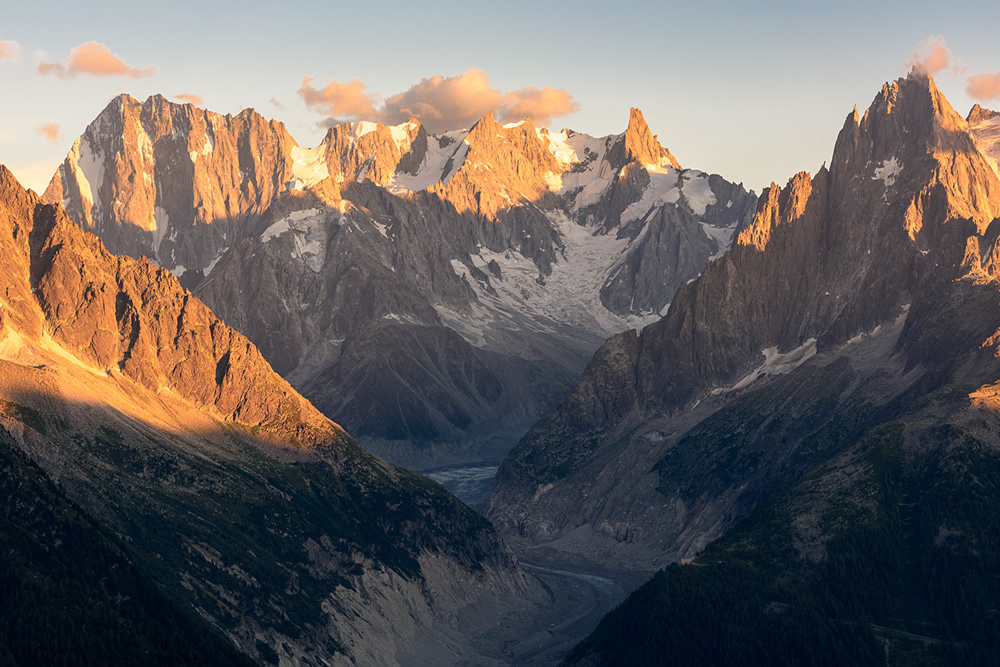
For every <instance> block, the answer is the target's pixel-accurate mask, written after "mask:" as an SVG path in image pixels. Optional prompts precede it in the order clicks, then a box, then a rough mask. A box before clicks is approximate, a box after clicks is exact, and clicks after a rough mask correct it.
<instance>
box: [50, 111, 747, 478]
mask: <svg viewBox="0 0 1000 667" xmlns="http://www.w3.org/2000/svg"><path fill="white" fill-rule="evenodd" d="M44 199H45V200H46V201H49V202H59V203H64V204H65V206H66V209H67V211H68V212H69V214H70V217H71V218H73V219H75V220H77V221H78V222H79V223H80V224H81V225H82V226H84V228H86V229H90V230H92V231H94V232H95V233H97V234H98V235H99V236H101V237H102V238H103V239H104V240H105V242H106V243H107V244H108V246H109V248H111V249H112V250H114V251H116V252H122V253H126V254H130V255H133V256H138V255H144V256H146V257H148V258H149V259H150V260H151V261H153V262H155V263H156V264H157V265H159V266H161V267H163V268H166V269H169V270H170V271H172V272H173V273H175V274H176V275H178V276H179V277H180V279H181V282H182V284H184V285H186V286H188V287H190V288H191V289H193V290H194V293H195V294H197V295H198V296H199V297H200V298H201V299H203V300H204V301H205V303H207V304H208V305H209V306H210V307H211V308H212V309H213V311H214V312H215V313H216V314H217V315H218V316H219V317H221V318H222V319H223V320H224V321H225V322H227V323H228V324H230V325H231V326H233V327H235V328H236V329H237V330H239V331H241V332H242V333H244V334H245V335H246V336H247V337H248V338H250V340H251V341H253V342H254V344H255V345H256V346H257V347H258V348H259V349H260V350H261V352H262V353H263V355H264V357H265V358H266V359H267V360H268V361H269V362H270V363H271V364H272V366H273V367H274V368H275V370H277V371H278V372H279V373H281V374H282V375H283V376H284V377H285V378H286V379H288V380H289V381H290V382H291V384H292V385H293V386H294V387H296V388H297V389H298V390H299V391H301V392H302V393H303V394H304V395H305V396H307V397H308V398H309V399H310V400H311V401H312V402H313V403H315V404H316V406H317V407H319V408H320V409H321V410H322V411H323V412H324V413H325V414H326V415H328V416H330V417H331V418H333V419H335V420H337V421H338V422H339V423H341V424H343V425H344V426H345V427H346V428H347V429H348V430H349V431H350V432H352V433H353V434H355V435H356V436H358V437H359V438H360V439H361V440H362V442H364V443H365V445H366V446H368V447H370V448H372V449H373V450H375V451H377V452H379V453H382V454H384V455H386V456H389V457H390V458H392V459H394V460H397V461H400V462H404V463H406V464H408V465H411V466H416V467H420V468H426V467H431V466H434V465H443V464H454V463H459V462H473V461H493V462H496V461H498V460H499V459H500V457H502V456H503V454H504V453H505V452H506V451H507V450H508V449H509V448H510V447H511V446H512V445H513V444H514V443H515V442H516V441H517V439H518V438H519V437H520V436H521V435H522V434H523V433H524V432H525V431H526V430H527V428H528V427H529V426H530V425H531V424H532V423H534V422H535V421H536V420H537V419H538V418H540V417H541V416H542V415H544V414H545V413H546V412H547V411H548V410H549V409H551V408H552V407H553V406H554V405H555V403H556V402H557V401H558V399H559V398H560V397H561V396H563V395H564V394H565V393H566V392H567V391H568V390H569V389H570V388H571V387H572V385H573V383H574V382H575V380H576V377H577V376H578V374H579V373H580V372H581V371H582V370H583V368H584V366H585V364H586V360H587V359H588V358H590V356H591V355H592V354H593V352H594V351H595V350H596V349H597V347H598V346H599V345H600V344H601V342H602V341H604V340H605V339H606V338H607V337H608V336H610V335H613V334H615V333H618V332H620V331H623V330H625V329H628V328H629V327H633V326H638V325H642V324H646V323H650V322H652V321H654V320H656V319H657V318H658V317H659V316H660V314H661V313H662V312H664V311H665V308H666V306H667V305H668V304H669V302H670V300H671V299H672V297H673V295H674V292H675V291H676V290H677V288H678V287H679V286H681V285H683V284H685V283H686V282H687V281H689V280H691V279H693V278H694V277H696V276H697V275H698V274H699V273H700V272H701V271H702V269H703V267H704V266H705V263H706V262H707V261H708V259H709V258H711V257H715V256H718V255H719V254H721V253H722V252H724V251H725V250H726V248H727V247H728V246H729V245H730V243H731V242H732V240H733V238H734V236H735V234H736V233H737V232H738V231H739V230H741V229H743V228H744V227H745V226H746V224H747V223H748V222H749V220H750V218H751V216H752V213H753V210H754V206H755V203H756V196H755V195H754V194H753V193H751V192H747V191H746V190H745V189H743V188H742V186H740V185H736V184H732V183H729V182H728V181H726V180H724V179H723V178H721V177H719V176H716V175H709V174H705V173H703V172H699V171H697V170H693V169H682V168H681V166H680V164H679V163H678V161H677V159H676V158H675V157H674V156H673V155H672V154H671V153H670V151H669V150H667V149H666V148H664V147H663V146H662V145H661V144H660V143H659V141H658V139H657V137H656V136H655V135H653V134H652V132H651V131H650V129H649V127H648V125H647V124H646V121H645V119H644V118H643V116H642V113H641V112H639V111H638V110H637V109H633V110H632V111H631V113H630V117H629V123H628V127H627V129H626V131H625V132H623V133H621V134H619V135H611V136H607V137H591V136H588V135H585V134H581V133H577V132H573V131H571V130H563V131H561V132H558V133H557V132H553V131H550V130H547V129H540V128H536V127H535V126H534V125H533V124H532V123H531V122H530V121H527V120H526V121H523V122H520V123H508V124H505V125H504V124H500V123H498V122H497V121H496V120H495V119H494V117H493V115H492V114H490V115H487V116H486V117H484V118H482V119H481V120H479V121H478V122H477V123H476V124H475V125H474V126H473V127H471V128H469V129H456V130H454V131H451V132H445V133H443V134H440V135H432V134H430V133H428V132H427V131H426V130H425V128H424V127H423V126H422V125H421V124H420V123H419V121H417V120H416V119H415V118H411V119H410V120H409V121H408V122H406V123H403V124H400V125H396V126H386V125H383V124H381V123H372V122H355V123H346V124H342V125H338V126H336V127H332V128H330V129H329V131H328V132H327V134H326V136H325V138H324V139H323V141H322V143H321V144H320V146H318V147H316V148H313V149H303V148H301V147H299V146H298V145H297V144H296V143H295V142H294V140H292V139H291V138H290V136H289V135H288V133H287V131H286V130H285V128H284V126H283V125H281V124H280V123H277V122H274V121H270V122H269V121H265V120H264V119H263V118H261V117H260V116H259V115H258V114H256V113H255V112H253V111H252V110H247V111H244V112H242V113H241V114H239V115H238V116H235V117H230V116H221V115H218V114H213V113H211V112H207V111H203V110H200V109H197V108H195V107H192V106H191V105H177V104H172V103H170V102H168V101H166V100H165V99H164V98H162V97H158V96H157V97H151V98H150V99H148V100H146V102H144V103H139V102H138V101H137V100H134V99H132V98H130V97H128V96H121V97H119V98H116V99H115V100H113V101H112V103H111V104H110V105H109V106H108V108H107V109H105V110H104V111H103V112H102V113H101V114H100V115H99V116H98V118H97V119H96V120H95V121H94V122H93V123H92V124H91V125H90V127H88V129H87V131H86V132H85V133H84V134H83V136H82V137H80V139H79V140H78V141H77V142H76V144H74V148H73V150H72V151H71V152H70V154H69V156H68V157H67V159H66V161H65V162H64V164H63V165H62V166H61V167H60V169H59V171H58V172H57V174H56V175H55V176H54V178H53V180H52V183H51V184H50V186H49V188H48V190H47V191H46V193H45V196H44Z"/></svg>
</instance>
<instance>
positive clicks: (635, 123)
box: [608, 107, 681, 170]
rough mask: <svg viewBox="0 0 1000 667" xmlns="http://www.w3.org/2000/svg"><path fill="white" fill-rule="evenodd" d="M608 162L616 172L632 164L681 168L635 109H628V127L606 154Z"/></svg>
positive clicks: (640, 113) (643, 117)
mask: <svg viewBox="0 0 1000 667" xmlns="http://www.w3.org/2000/svg"><path fill="white" fill-rule="evenodd" d="M608 161H609V162H610V163H611V164H612V165H613V166H614V167H615V168H616V169H618V170H621V169H622V168H623V167H625V165H628V164H631V163H633V162H638V163H639V164H641V165H643V166H646V165H654V166H656V167H661V166H664V167H666V166H670V167H673V168H674V169H680V168H681V166H680V163H679V162H677V158H675V157H674V156H673V154H672V153H671V152H670V151H669V150H668V149H666V148H664V147H663V146H662V145H660V142H659V140H658V139H657V136H656V135H655V134H653V132H652V131H651V130H650V129H649V125H648V124H647V123H646V118H645V116H643V115H642V111H640V110H639V109H637V108H636V107H632V108H631V109H629V118H628V127H627V128H626V130H625V132H623V133H622V134H620V135H619V136H618V139H617V140H616V141H615V144H614V146H612V147H611V150H610V151H609V152H608Z"/></svg>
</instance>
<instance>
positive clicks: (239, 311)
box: [0, 69, 1000, 666]
mask: <svg viewBox="0 0 1000 667" xmlns="http://www.w3.org/2000/svg"><path fill="white" fill-rule="evenodd" d="M998 160H1000V114H997V113H994V112H992V111H990V110H987V109H983V108H981V107H979V106H978V105H977V106H976V107H975V108H973V109H972V111H971V112H970V114H969V115H968V117H967V118H964V119H963V118H962V117H961V116H960V115H959V114H958V113H956V112H955V110H954V109H953V108H952V107H951V105H950V104H949V102H948V101H947V100H946V99H945V98H944V96H943V95H942V94H941V92H940V91H939V90H938V89H937V87H936V85H935V83H934V81H933V80H932V79H931V78H930V77H929V76H928V75H927V74H926V73H925V72H924V71H923V70H921V69H914V70H913V71H912V72H911V73H910V74H909V75H908V76H907V77H905V78H901V79H899V80H897V81H894V82H891V83H887V84H886V85H885V86H884V87H883V88H882V89H881V91H879V93H878V94H877V95H876V97H875V99H874V101H873V102H872V104H871V106H870V107H869V108H868V109H867V110H866V111H865V112H864V113H863V114H859V113H858V111H857V109H855V110H854V111H853V112H852V113H850V114H848V116H847V118H846V120H845V122H844V125H843V129H842V130H841V131H840V134H839V136H838V137H837V138H836V141H835V144H834V150H833V156H832V159H831V160H830V162H829V166H826V165H824V166H823V167H822V168H820V170H819V171H818V172H816V174H815V175H810V174H807V173H804V172H803V173H799V174H796V175H795V176H793V177H792V178H791V179H790V180H789V181H788V183H787V185H786V186H785V187H783V188H779V187H778V186H776V185H773V184H772V186H771V187H770V188H769V189H767V190H765V192H764V193H763V194H762V195H760V197H758V196H757V195H756V194H755V193H753V192H750V191H747V190H745V189H744V188H743V186H742V185H741V184H734V183H732V182H730V181H727V180H726V179H725V178H723V177H721V176H719V175H714V174H712V175H710V174H707V173H704V172H701V171H697V170H695V169H684V168H682V167H681V166H680V163H679V162H678V160H677V158H675V157H674V155H673V154H672V153H671V152H670V151H669V150H667V149H666V148H665V147H663V146H662V145H661V144H660V142H659V140H658V139H657V137H656V136H654V135H653V134H652V132H651V130H650V129H649V127H648V126H647V124H646V121H645V119H644V118H643V115H642V113H641V112H640V111H638V110H637V109H632V110H631V112H630V114H629V119H628V125H627V128H626V129H625V131H624V132H622V133H621V134H617V135H610V136H606V137H592V136H589V135H586V134H582V133H578V132H574V131H571V130H562V131H560V132H555V131H552V130H548V129H543V128H537V127H535V125H534V124H533V123H532V122H531V121H530V120H524V121H521V122H516V123H507V124H501V123H499V122H497V121H496V120H495V119H494V117H493V115H492V114H489V115H486V116H485V117H483V118H481V119H480V120H479V121H478V122H476V123H475V124H474V125H473V126H472V127H471V128H468V129H455V130H453V131H449V132H444V133H442V134H431V133H429V132H428V131H427V130H426V128H425V127H424V126H423V125H422V124H421V123H420V121H419V120H418V119H417V118H411V119H410V120H409V121H408V122H406V123H402V124H399V125H395V126H388V125H383V124H381V123H375V122H364V121H359V122H351V123H342V124H338V125H335V126H333V127H331V128H330V129H329V130H328V132H327V134H326V136H325V138H324V139H323V141H322V143H321V144H320V145H319V146H317V147H315V148H302V147H300V146H299V145H298V144H297V143H296V142H295V141H294V140H293V139H292V137H291V136H290V135H289V133H288V131H287V130H286V128H285V126H284V125H282V124H281V123H280V122H277V121H273V120H272V121H268V120H266V119H264V118H263V117H262V116H260V115H259V114H257V113H256V112H254V111H253V110H246V111H243V112H242V113H240V114H238V115H236V116H229V115H226V116H223V115H219V114H215V113H212V112H209V111H206V110H203V109H200V108H197V107H195V106H192V105H191V104H175V103H172V102H169V101H168V100H166V99H165V98H163V97H161V96H153V97H150V98H149V99H147V100H146V101H145V102H140V101H138V100H136V99H134V98H132V97H130V96H128V95H119V96H118V97H115V98H114V99H113V100H112V101H111V102H110V103H109V104H108V106H107V107H106V108H105V109H104V110H103V111H102V112H101V113H100V114H99V115H98V116H97V118H96V120H94V121H93V122H92V123H91V124H90V126H89V127H88V128H87V129H86V131H85V132H84V134H83V135H82V136H80V137H79V138H78V139H77V140H76V141H75V142H74V143H73V146H72V149H71V150H70V152H69V154H68V156H67V157H66V159H65V161H64V162H63V164H62V165H61V166H60V167H59V169H58V171H57V172H56V173H55V175H54V176H53V178H52V180H51V182H50V184H49V186H48V188H47V189H46V191H45V193H44V194H43V195H42V196H41V197H39V196H38V195H36V194H35V193H34V192H31V191H27V190H25V189H23V188H22V187H21V186H20V185H19V184H18V183H17V182H16V180H15V179H14V178H13V176H12V175H11V174H10V173H9V172H8V171H7V170H6V169H4V168H2V167H0V260H2V261H0V272H2V274H3V283H2V286H3V288H4V292H3V294H2V295H0V369H2V370H3V372H2V373H0V508H2V511H3V515H2V521H0V540H2V546H3V548H4V550H5V558H4V560H3V562H2V564H0V582H2V583H3V585H2V586H0V601H2V603H3V604H2V605H0V664H3V665H7V664H11V665H26V664H53V663H59V662H68V663H72V664H91V663H93V664H160V663H162V664H234V665H244V664H278V665H323V664H332V665H350V664H353V665H423V664H435V665H437V664H440V665H496V666H499V665H514V664H516V665H546V664H558V663H560V662H564V663H565V664H579V665H588V666H594V665H662V664H677V665H703V664H741V665H742V664H746V665H754V664H760V665H775V664H787V665H799V664H823V665H825V664H829V665H843V664H865V665H867V664H871V665H887V664H888V665H911V664H921V665H949V664H970V665H975V664H982V665H988V664H994V663H995V660H996V656H997V655H998V654H1000V639H998V638H1000V615H998V612H997V610H998V609H1000V579H998V578H997V576H996V572H995V564H996V563H997V562H998V560H1000V511H998V510H997V507H1000V482H998V480H1000V464H998V463H997V461H998V460H1000V459H998V453H1000V452H998V450H1000V245H998V243H1000V172H998ZM340 425H343V426H344V428H341V426H340ZM348 433H350V434H351V435H348ZM355 438H357V440H355ZM369 450H370V451H371V452H374V454H373V453H369ZM376 454H377V455H379V456H382V457H384V458H379V457H378V456H376ZM386 459H388V460H390V461H393V462H394V463H389V462H387V460H386ZM498 464H499V469H498V470H497V473H496V478H495V480H494V482H493V487H492V490H491V491H490V494H489V498H488V500H487V501H486V502H485V507H484V509H483V514H479V513H477V512H475V511H473V510H472V509H470V508H469V507H468V506H466V505H464V504H463V503H462V502H460V501H459V500H458V499H457V498H456V497H455V496H453V495H452V494H451V493H449V492H448V491H447V490H446V489H445V488H443V487H442V486H440V485H438V484H437V483H435V482H433V481H431V480H430V479H428V478H426V477H423V476H420V475H418V474H416V473H413V472H410V471H408V470H407V469H405V468H403V467H400V466H404V465H405V466H406V467H408V468H411V469H416V470H424V471H427V470H430V469H433V468H438V467H445V466H450V467H455V466H479V467H480V468H484V469H486V470H489V469H490V467H491V466H495V465H498ZM519 559H520V561H519ZM642 582H646V583H644V584H642V585H641V586H639V584H640V583H642ZM633 589H634V592H633V593H632V594H631V595H630V596H629V597H628V598H627V599H625V600H624V602H623V603H622V604H621V605H620V606H617V608H614V610H613V611H611V613H609V614H607V615H606V616H604V618H603V620H601V621H600V623H599V624H598V619H599V618H600V617H601V616H602V615H603V614H604V613H605V612H606V611H609V610H611V609H612V608H613V607H615V605H616V604H617V603H618V602H620V601H621V600H622V598H624V594H625V591H626V590H633ZM595 626H596V627H595ZM591 631H593V632H591ZM588 633H590V634H589V636H587V635H588ZM580 640H583V641H582V642H581V641H580ZM574 645H575V648H574Z"/></svg>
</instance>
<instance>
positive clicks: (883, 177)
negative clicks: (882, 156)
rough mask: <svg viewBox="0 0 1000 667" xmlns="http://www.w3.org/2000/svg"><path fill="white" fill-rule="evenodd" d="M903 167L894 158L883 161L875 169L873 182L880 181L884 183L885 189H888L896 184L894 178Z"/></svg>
mask: <svg viewBox="0 0 1000 667" xmlns="http://www.w3.org/2000/svg"><path fill="white" fill-rule="evenodd" d="M902 169H903V165H902V163H900V162H899V161H898V160H897V159H896V158H895V157H891V158H889V159H888V160H883V161H882V163H881V164H880V165H879V166H878V167H876V168H875V175H874V176H872V180H873V181H882V182H883V183H885V187H887V188H889V187H892V185H893V184H894V183H895V182H896V176H898V175H899V172H900V171H902Z"/></svg>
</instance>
